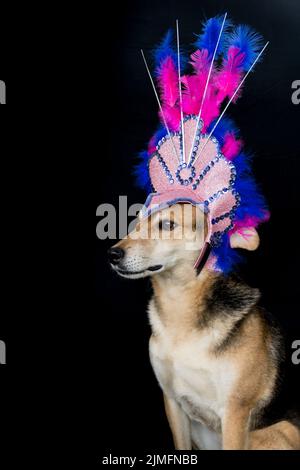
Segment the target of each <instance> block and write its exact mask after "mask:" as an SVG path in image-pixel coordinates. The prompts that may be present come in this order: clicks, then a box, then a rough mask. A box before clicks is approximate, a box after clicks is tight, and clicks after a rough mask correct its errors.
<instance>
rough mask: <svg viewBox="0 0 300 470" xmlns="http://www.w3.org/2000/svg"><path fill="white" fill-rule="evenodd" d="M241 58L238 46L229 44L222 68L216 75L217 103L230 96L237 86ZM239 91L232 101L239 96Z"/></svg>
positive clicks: (240, 72) (241, 72)
mask: <svg viewBox="0 0 300 470" xmlns="http://www.w3.org/2000/svg"><path fill="white" fill-rule="evenodd" d="M243 58H244V54H243V53H241V52H240V49H239V48H238V47H235V46H231V47H230V48H229V49H228V54H227V59H225V60H224V62H223V65H222V68H221V70H220V72H218V74H217V76H216V86H217V88H218V102H219V103H221V102H222V101H223V100H224V99H225V98H231V97H232V95H233V94H234V92H235V90H236V88H237V87H238V85H239V83H240V81H241V79H242V75H243V70H242V68H241V64H242V62H243ZM239 93H240V91H239ZM239 93H237V95H236V96H235V98H234V101H236V100H237V98H238V97H239Z"/></svg>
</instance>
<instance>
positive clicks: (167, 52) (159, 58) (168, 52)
mask: <svg viewBox="0 0 300 470" xmlns="http://www.w3.org/2000/svg"><path fill="white" fill-rule="evenodd" d="M173 39H174V33H173V31H172V30H171V29H169V30H168V31H167V33H166V34H165V36H164V38H163V40H162V41H161V43H160V44H159V45H158V46H157V47H156V48H155V49H154V51H153V54H154V61H155V70H156V73H159V70H160V66H161V64H162V62H163V61H164V60H165V59H166V58H167V57H171V58H172V59H173V61H174V64H175V66H176V68H177V54H176V52H175V50H174V48H173V46H172V43H173ZM180 68H181V67H180Z"/></svg>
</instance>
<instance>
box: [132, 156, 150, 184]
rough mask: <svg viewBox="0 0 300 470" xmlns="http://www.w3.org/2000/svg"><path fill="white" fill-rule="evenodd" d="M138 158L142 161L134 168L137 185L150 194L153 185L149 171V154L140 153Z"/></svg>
mask: <svg viewBox="0 0 300 470" xmlns="http://www.w3.org/2000/svg"><path fill="white" fill-rule="evenodd" d="M138 157H139V159H140V161H139V163H137V164H136V165H135V166H134V167H133V175H134V176H135V183H136V185H137V186H138V187H139V188H141V189H144V190H146V191H147V192H148V193H149V192H151V191H152V185H151V180H150V176H149V171H148V160H149V154H148V152H147V150H144V151H143V152H140V153H139V155H138Z"/></svg>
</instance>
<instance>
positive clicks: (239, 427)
mask: <svg viewBox="0 0 300 470" xmlns="http://www.w3.org/2000/svg"><path fill="white" fill-rule="evenodd" d="M187 210H189V211H190V213H191V214H190V217H186V216H184V214H185V212H186V211H187ZM206 231H207V222H206V215H205V214H204V213H203V212H202V211H201V210H199V208H197V207H195V206H192V205H191V204H182V203H181V204H180V203H177V204H174V205H172V206H171V207H166V208H164V209H162V210H159V211H157V212H156V213H154V214H152V215H150V216H149V217H148V218H147V219H143V218H142V217H141V218H140V219H139V220H138V223H137V225H136V227H135V228H134V230H133V231H132V232H131V233H130V234H129V235H128V236H127V237H126V238H124V239H123V240H121V241H120V242H119V243H117V244H116V245H114V246H113V247H112V248H111V249H110V250H109V261H110V264H111V267H112V268H113V270H114V271H116V272H117V273H118V274H119V275H120V276H122V277H125V278H130V279H138V278H142V277H148V276H149V277H151V281H152V285H153V297H152V299H151V300H150V303H149V308H148V314H149V319H150V324H151V328H152V335H151V338H150V345H149V350H150V360H151V364H152V367H153V370H154V373H155V375H156V378H157V380H158V382H159V385H160V387H161V388H162V390H163V396H164V404H165V411H166V415H167V418H168V421H169V425H170V428H171V431H172V435H173V440H174V445H175V448H176V449H178V450H191V449H199V450H200V449H207V450H208V449H210V450H217V449H224V450H254V449H257V450H273V449H276V450H295V449H300V430H299V426H297V425H296V424H295V423H294V422H293V421H292V420H289V419H282V420H279V421H277V422H274V423H272V424H270V425H268V426H264V422H263V416H264V412H265V410H266V409H267V407H268V405H269V404H270V403H271V402H272V400H273V399H274V397H275V395H276V390H277V382H278V378H279V365H280V361H281V359H282V338H281V334H280V331H279V329H278V328H277V327H276V326H274V324H273V322H272V321H270V320H269V316H268V314H266V312H265V311H264V310H263V309H262V308H261V307H260V306H259V305H258V304H259V298H260V293H259V290H258V289H255V288H252V287H249V286H248V285H246V284H245V283H244V282H243V281H241V280H240V279H239V278H237V277H236V276H234V275H224V274H223V273H222V272H221V271H216V270H213V269H211V267H210V265H209V262H207V263H206V264H205V265H204V267H203V269H202V270H201V271H200V272H198V271H197V269H195V267H194V265H195V260H196V259H197V255H198V253H199V250H201V248H202V244H203V240H205V235H206ZM230 243H231V246H232V247H234V248H244V249H247V250H255V249H256V248H257V247H258V245H259V236H258V234H257V232H256V230H255V229H251V230H250V231H249V233H248V234H247V236H243V235H241V234H239V233H235V234H234V235H233V236H232V238H231V240H230Z"/></svg>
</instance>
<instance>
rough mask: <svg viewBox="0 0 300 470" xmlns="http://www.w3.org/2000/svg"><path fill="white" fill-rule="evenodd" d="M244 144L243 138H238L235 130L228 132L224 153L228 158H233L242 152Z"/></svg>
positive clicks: (223, 148)
mask: <svg viewBox="0 0 300 470" xmlns="http://www.w3.org/2000/svg"><path fill="white" fill-rule="evenodd" d="M242 146H243V142H242V140H238V139H236V138H235V135H234V133H233V132H227V133H226V134H225V138H224V144H223V147H222V153H223V154H224V155H225V157H226V158H227V160H233V158H234V157H236V156H237V155H238V154H239V153H240V151H241V148H242Z"/></svg>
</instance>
